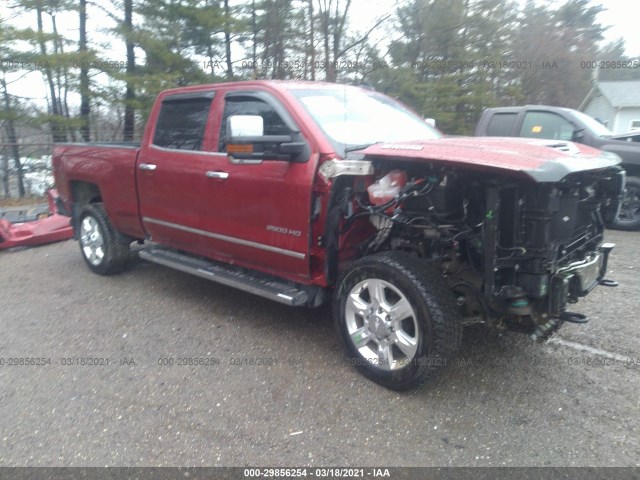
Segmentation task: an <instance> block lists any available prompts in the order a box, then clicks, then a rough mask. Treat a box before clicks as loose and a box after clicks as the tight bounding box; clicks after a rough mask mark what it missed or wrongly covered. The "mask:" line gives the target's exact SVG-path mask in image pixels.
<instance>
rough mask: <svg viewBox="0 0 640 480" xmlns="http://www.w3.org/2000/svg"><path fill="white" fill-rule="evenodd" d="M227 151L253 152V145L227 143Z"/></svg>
mask: <svg viewBox="0 0 640 480" xmlns="http://www.w3.org/2000/svg"><path fill="white" fill-rule="evenodd" d="M227 153H253V145H251V144H250V143H249V144H244V145H241V144H230V145H227Z"/></svg>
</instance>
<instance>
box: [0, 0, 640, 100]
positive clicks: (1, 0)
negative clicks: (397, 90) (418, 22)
mask: <svg viewBox="0 0 640 480" xmlns="http://www.w3.org/2000/svg"><path fill="white" fill-rule="evenodd" d="M519 1H521V2H524V1H525V0H519ZM635 2H637V0H635V1H634V2H632V1H630V0H600V1H592V2H591V4H592V5H597V4H601V5H603V6H604V7H605V9H606V11H604V12H602V13H601V14H600V15H599V18H598V19H599V21H600V23H601V24H603V25H605V26H610V28H609V29H608V30H607V32H606V33H605V40H604V43H608V42H611V41H614V40H617V39H619V38H623V39H624V40H625V46H626V53H627V55H628V56H631V57H640V29H639V28H638V16H637V14H636V13H635V10H633V9H631V8H630V6H629V5H634V6H635ZM402 3H403V2H402V1H401V0H353V2H352V9H351V15H350V23H351V29H352V30H353V31H359V32H366V31H367V30H369V29H370V28H371V26H373V25H374V24H375V22H376V20H377V19H378V18H380V17H381V16H382V15H384V14H386V13H392V12H394V11H395V8H396V7H397V6H398V5H399V4H400V5H401V4H402ZM538 3H543V4H551V5H561V4H562V3H564V0H546V1H545V0H538ZM7 4H8V1H7V0H0V16H2V17H3V18H9V19H11V17H12V16H14V15H15V14H14V13H13V12H12V11H11V10H9V9H8V8H7ZM11 21H12V23H14V24H17V26H22V25H24V24H25V22H27V23H31V21H32V18H29V17H24V16H23V17H20V18H14V19H13V20H11ZM57 22H58V28H59V29H60V31H61V33H63V34H64V35H66V36H67V37H68V38H71V39H75V38H77V36H78V31H77V29H78V26H77V18H76V15H75V14H69V15H67V16H66V17H64V16H61V17H59V18H58V19H57ZM96 24H98V25H96ZM106 28H109V25H106V24H105V22H104V14H101V13H100V12H99V11H98V10H96V8H95V7H93V8H91V7H90V9H89V30H90V31H92V30H98V32H97V33H92V34H91V35H92V37H91V40H92V41H93V42H94V44H92V45H91V47H93V48H96V49H97V50H99V51H102V52H106V51H109V53H108V54H105V55H104V56H105V57H108V59H110V60H116V61H123V60H124V57H125V54H124V47H123V45H120V42H116V43H114V44H113V46H112V47H111V48H109V47H108V46H105V45H100V44H99V43H100V42H101V41H108V40H107V39H108V36H107V35H106V33H105V32H104V30H105V29H106ZM101 31H102V33H100V32H101ZM387 32H388V30H387V29H385V28H384V27H382V28H381V29H380V30H379V31H378V32H376V34H375V35H373V36H372V38H373V39H374V40H375V41H377V42H380V46H381V47H384V45H385V44H386V42H388V39H389V36H388V33H387ZM381 51H383V52H384V48H381ZM585 60H588V59H585ZM609 60H616V59H609ZM105 78H106V76H105ZM7 79H8V80H9V82H10V84H9V91H10V93H12V94H14V95H19V96H24V97H26V98H31V99H33V101H35V102H36V103H43V102H44V101H45V95H46V91H45V85H44V83H43V81H42V75H41V74H40V72H38V71H32V72H30V73H28V74H26V75H25V74H24V72H22V73H13V74H10V75H8V78H7Z"/></svg>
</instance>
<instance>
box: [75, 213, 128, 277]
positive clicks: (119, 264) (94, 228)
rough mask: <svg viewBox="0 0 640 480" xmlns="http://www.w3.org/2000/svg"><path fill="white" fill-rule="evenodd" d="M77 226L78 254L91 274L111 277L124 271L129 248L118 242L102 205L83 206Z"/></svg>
mask: <svg viewBox="0 0 640 480" xmlns="http://www.w3.org/2000/svg"><path fill="white" fill-rule="evenodd" d="M78 225H79V232H78V234H79V237H80V252H82V257H83V258H84V261H85V262H86V263H87V265H88V266H89V268H90V269H91V270H92V271H93V272H95V273H98V274H100V275H111V274H114V273H119V272H121V271H122V270H124V269H125V267H126V266H127V260H128V259H129V246H128V245H124V244H122V243H120V242H119V241H118V239H117V237H116V234H115V231H114V230H113V227H112V226H111V223H110V222H109V218H108V217H107V214H106V212H105V210H104V206H103V205H102V203H90V204H88V205H85V206H84V207H83V209H82V210H81V211H80V220H79V222H78Z"/></svg>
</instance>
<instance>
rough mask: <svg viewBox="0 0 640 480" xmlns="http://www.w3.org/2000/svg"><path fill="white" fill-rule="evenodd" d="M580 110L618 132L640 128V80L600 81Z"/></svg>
mask: <svg viewBox="0 0 640 480" xmlns="http://www.w3.org/2000/svg"><path fill="white" fill-rule="evenodd" d="M578 110H580V111H582V112H584V113H586V114H587V115H590V116H591V117H593V118H595V119H598V120H600V121H601V122H602V123H604V124H605V126H606V127H607V128H608V129H609V130H611V131H612V132H613V133H616V134H617V133H626V132H630V131H632V130H640V81H619V82H598V83H596V84H594V86H593V87H592V88H591V91H590V92H589V93H588V94H587V97H586V98H585V99H584V101H583V102H582V104H580V107H579V108H578Z"/></svg>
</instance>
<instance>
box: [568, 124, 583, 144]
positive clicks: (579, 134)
mask: <svg viewBox="0 0 640 480" xmlns="http://www.w3.org/2000/svg"><path fill="white" fill-rule="evenodd" d="M583 138H584V128H580V129H578V130H574V132H573V135H572V136H571V141H572V142H578V143H580V142H581V141H582V139H583Z"/></svg>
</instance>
